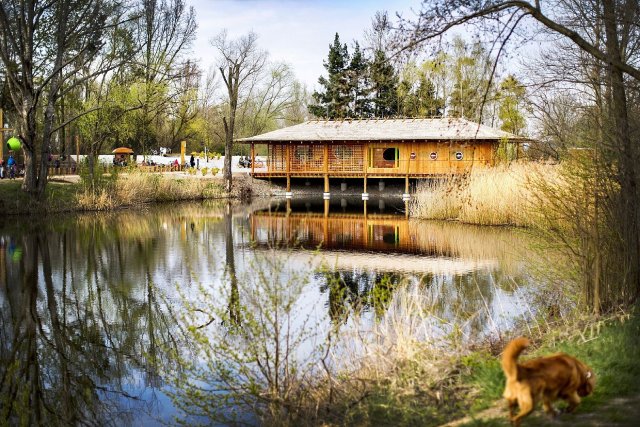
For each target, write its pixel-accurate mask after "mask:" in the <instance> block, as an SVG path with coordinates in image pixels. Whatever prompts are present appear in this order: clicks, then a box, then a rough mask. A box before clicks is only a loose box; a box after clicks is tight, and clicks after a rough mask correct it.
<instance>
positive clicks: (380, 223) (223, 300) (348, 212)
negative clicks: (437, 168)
mask: <svg viewBox="0 0 640 427" xmlns="http://www.w3.org/2000/svg"><path fill="white" fill-rule="evenodd" d="M2 221H3V222H2V224H0V309H1V311H0V357H1V361H0V362H1V363H0V379H1V381H2V382H1V383H0V387H1V395H0V399H1V402H2V403H1V405H0V409H1V412H2V417H3V420H7V421H8V422H9V424H17V423H19V422H20V420H22V421H26V422H27V423H28V424H41V423H42V424H51V425H74V424H99V425H103V424H107V425H109V424H113V425H127V424H129V425H140V424H145V425H156V424H157V425H161V424H162V423H170V424H171V423H173V422H174V419H173V417H174V416H184V414H183V413H182V412H180V411H179V408H177V407H176V406H175V405H174V404H173V402H172V400H171V399H170V398H169V395H171V394H174V395H175V394H176V387H175V386H176V384H180V381H178V380H179V378H178V374H177V372H186V371H189V369H187V368H185V366H187V365H188V366H190V367H191V368H190V369H192V370H193V369H196V370H199V372H200V373H202V372H204V371H206V370H207V367H208V366H210V365H209V364H208V362H207V361H206V360H203V359H202V357H203V353H202V347H200V351H199V350H198V349H197V348H196V347H197V344H202V343H203V342H208V341H207V340H208V339H209V338H206V337H205V336H204V335H197V334H203V333H204V334H208V333H210V334H211V335H210V336H211V337H215V341H213V339H214V338H211V340H212V341H211V342H215V343H217V344H216V345H219V344H220V343H222V342H224V343H226V344H225V345H227V346H228V345H231V346H233V345H234V344H233V343H238V345H246V343H245V344H241V341H242V340H241V339H239V338H235V341H234V340H233V339H232V340H229V338H228V337H229V334H230V333H229V330H230V328H231V324H236V323H244V324H245V325H251V324H252V323H251V322H253V323H255V324H264V323H268V322H271V323H269V324H273V325H276V326H274V328H275V329H274V330H277V331H280V329H279V327H278V324H277V322H279V321H280V320H278V319H281V320H282V319H284V318H285V317H286V328H288V329H287V331H288V333H290V334H291V336H294V337H295V339H296V340H297V341H296V347H295V349H293V350H292V351H294V352H295V354H296V357H300V359H304V358H309V357H311V355H313V354H315V353H316V352H318V351H319V349H320V350H323V351H324V347H323V346H322V343H321V337H322V336H324V335H326V334H327V333H329V332H328V331H332V333H334V334H336V335H337V336H340V334H341V333H342V332H341V331H346V330H348V329H349V328H353V327H354V325H355V326H357V328H358V329H359V330H360V331H362V330H365V331H366V330H367V328H369V327H372V325H375V324H379V323H380V322H381V320H380V319H383V318H384V316H385V315H386V314H387V313H389V312H391V311H399V310H401V304H399V303H398V302H397V299H398V298H399V297H398V296H397V295H399V290H400V289H411V290H412V291H411V292H413V293H412V294H408V295H410V296H409V299H411V300H412V301H413V303H414V304H415V303H416V302H417V303H418V304H423V305H424V306H428V310H429V315H428V316H426V317H425V322H426V323H424V325H423V329H421V330H422V331H423V332H424V336H420V337H419V338H420V339H424V340H433V341H434V342H435V343H438V342H439V341H438V340H439V339H441V338H442V337H444V336H446V335H448V334H450V333H451V332H452V330H453V329H455V330H456V331H458V333H459V334H461V335H462V337H463V339H464V340H467V341H470V342H471V341H473V340H477V339H481V338H482V337H485V336H488V335H490V334H494V333H498V331H501V330H504V329H506V328H508V327H509V326H510V325H511V324H512V323H513V322H514V321H516V320H517V319H518V318H519V317H520V316H522V315H526V314H527V313H528V312H530V311H531V310H532V308H531V307H530V306H529V305H528V304H526V303H525V302H524V301H525V295H526V293H527V292H529V291H530V290H531V289H535V287H536V286H537V285H538V284H537V281H536V280H535V279H534V278H533V275H532V274H531V271H530V270H531V269H530V267H529V265H528V264H527V262H525V261H524V260H525V259H526V255H527V251H526V247H527V236H526V235H525V234H524V233H523V232H521V231H517V230H512V229H506V228H482V227H474V226H468V225H462V224H457V223H445V222H429V221H418V220H414V219H411V218H407V217H406V215H405V213H404V205H403V202H402V201H399V200H389V199H387V200H385V199H379V200H376V199H373V200H369V201H368V202H363V201H361V200H353V199H332V200H331V201H323V200H317V199H316V200H311V199H310V200H305V199H294V200H291V201H285V200H260V201H257V202H254V203H253V204H251V205H240V204H237V205H236V204H233V205H232V204H230V203H210V202H205V203H183V204H175V205H167V206H158V207H152V208H149V209H146V210H142V211H121V212H117V213H109V214H82V215H80V214H79V215H63V216H55V217H50V218H47V219H41V218H8V217H5V218H4V219H3V220H2ZM274 295H276V297H274ZM405 295H407V294H405ZM411 295H415V296H416V297H415V298H414V297H411ZM261 298H262V299H261ZM283 306H284V307H285V308H284V309H283V310H284V311H282V313H284V314H286V316H284V317H280V318H279V317H278V316H279V314H278V313H280V310H281V307H283ZM271 308H273V310H272V309H271ZM423 308H424V307H423ZM273 313H275V314H276V316H275V317H273V316H271V315H272V314H273ZM239 319H241V320H239ZM274 319H275V320H274ZM260 322H263V323H260ZM246 329H248V328H245V330H246ZM205 331H207V332H205ZM345 333H346V332H345ZM194 334H195V335H194ZM246 338H247V337H245V339H246ZM254 338H255V337H254ZM257 339H258V340H259V338H257ZM442 342H443V343H444V340H443V341H442ZM229 343H231V344H229ZM443 345H444V344H443ZM356 347H357V346H356ZM337 348H338V347H336V351H337V352H340V351H345V350H344V348H346V347H345V346H343V347H341V348H342V350H338V349H337ZM352 350H353V349H352ZM225 351H227V352H228V353H229V354H232V353H233V352H234V349H233V348H231V347H228V348H226V350H225ZM355 351H357V350H355ZM337 360H339V358H338V359H337ZM333 363H334V365H335V364H336V363H338V362H335V361H334V362H333ZM194 367H195V368H194ZM228 370H229V371H230V372H232V373H234V375H236V376H237V377H238V378H239V379H238V381H241V380H242V378H244V377H245V376H247V375H248V373H246V372H244V367H243V366H242V363H238V364H237V365H236V366H234V367H229V368H228ZM189 372H192V371H189ZM236 373H237V374H236ZM194 381H195V382H196V383H199V384H203V385H205V387H203V388H205V389H207V387H210V388H208V390H210V391H211V393H213V394H215V393H225V388H224V387H216V386H214V385H215V384H218V383H217V381H218V379H212V377H207V375H206V374H203V375H202V376H198V377H196V378H195V379H194ZM212 382H213V383H214V384H212ZM227 386H228V384H227ZM178 394H179V393H178ZM182 397H184V395H182ZM233 406H234V405H231V406H230V407H233ZM228 408H229V406H227V409H226V410H228ZM183 409H184V407H183ZM236 416H238V415H237V414H236ZM239 417H240V418H242V417H245V418H244V420H245V421H247V422H249V423H252V422H254V421H255V420H254V419H253V418H252V416H251V415H249V414H247V415H246V416H245V415H243V414H240V415H239ZM187 419H189V418H188V417H187Z"/></svg>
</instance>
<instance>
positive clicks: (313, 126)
mask: <svg viewBox="0 0 640 427" xmlns="http://www.w3.org/2000/svg"><path fill="white" fill-rule="evenodd" d="M523 141H524V138H521V137H518V136H516V135H513V134H510V133H508V132H504V131H501V130H497V129H493V128H490V127H488V126H484V125H480V124H477V123H473V122H470V121H468V120H465V119H456V118H441V119H375V120H374V119H372V120H342V121H331V120H312V121H308V122H305V123H301V124H299V125H295V126H290V127H286V128H283V129H279V130H275V131H273V132H268V133H265V134H262V135H256V136H253V137H250V138H243V139H240V140H238V142H241V143H246V144H250V145H251V156H252V158H255V145H256V144H266V145H267V162H266V167H265V168H261V169H257V168H255V167H252V170H251V174H252V175H253V176H254V177H256V178H286V179H287V188H288V190H289V189H290V181H291V178H313V177H319V178H322V177H323V178H324V179H325V192H328V191H329V190H328V188H329V179H330V178H363V179H364V182H365V193H366V180H367V178H404V179H405V180H406V183H407V193H408V182H409V178H427V177H434V176H444V175H451V174H461V173H465V172H468V171H469V170H470V169H471V168H486V167H491V166H493V165H495V163H496V154H497V151H498V147H499V146H500V145H501V144H504V145H505V146H508V145H512V146H513V145H514V144H517V143H518V142H523ZM516 146H517V145H516ZM511 151H512V152H517V149H515V150H514V149H511ZM252 164H255V162H252Z"/></svg>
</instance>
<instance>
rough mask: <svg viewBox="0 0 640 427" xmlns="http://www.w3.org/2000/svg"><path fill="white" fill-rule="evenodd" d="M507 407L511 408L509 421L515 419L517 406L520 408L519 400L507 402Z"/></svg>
mask: <svg viewBox="0 0 640 427" xmlns="http://www.w3.org/2000/svg"><path fill="white" fill-rule="evenodd" d="M507 406H508V407H509V419H511V418H513V416H514V415H515V412H516V406H518V401H517V400H507Z"/></svg>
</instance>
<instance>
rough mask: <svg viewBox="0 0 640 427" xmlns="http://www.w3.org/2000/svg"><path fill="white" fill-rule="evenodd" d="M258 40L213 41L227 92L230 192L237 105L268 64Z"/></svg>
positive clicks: (226, 175) (226, 168)
mask: <svg viewBox="0 0 640 427" xmlns="http://www.w3.org/2000/svg"><path fill="white" fill-rule="evenodd" d="M257 40H258V36H257V35H256V34H255V33H253V32H250V33H249V34H247V35H245V36H242V37H240V38H239V39H236V40H229V39H228V37H227V32H226V31H223V32H221V33H220V34H218V35H217V36H216V37H215V38H214V39H213V40H211V44H212V45H213V47H215V48H216V49H218V51H219V53H220V58H219V65H218V69H219V70H220V74H221V75H222V80H223V81H224V84H225V87H226V89H227V96H228V103H229V104H228V110H227V114H226V115H225V116H224V117H223V119H222V120H223V123H224V132H225V144H224V171H223V178H224V181H225V189H226V191H227V192H230V191H231V185H232V176H231V156H232V154H233V138H234V130H235V123H236V112H237V110H238V102H239V101H240V100H241V99H242V98H243V97H244V96H246V95H247V94H248V92H250V90H251V89H252V87H253V86H254V84H255V79H256V78H257V77H258V76H259V74H260V72H261V71H262V69H263V67H264V66H265V63H266V62H267V54H266V52H264V51H262V50H260V49H258V45H257Z"/></svg>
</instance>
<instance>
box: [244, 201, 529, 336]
mask: <svg viewBox="0 0 640 427" xmlns="http://www.w3.org/2000/svg"><path fill="white" fill-rule="evenodd" d="M249 222H250V232H251V240H252V242H253V243H252V244H253V245H254V247H255V248H257V249H258V250H274V249H275V251H276V253H280V254H281V255H282V256H286V257H287V260H288V261H289V262H290V263H292V264H299V265H304V264H305V263H309V259H313V258H315V259H316V273H315V275H316V277H317V278H319V279H320V282H321V291H322V292H323V293H327V297H328V300H327V306H328V309H329V314H330V317H331V318H332V319H334V320H336V319H346V317H347V315H348V313H349V312H354V311H363V310H364V311H373V312H375V313H376V314H380V313H382V312H384V310H385V307H386V304H387V303H388V302H389V301H390V300H391V297H392V293H393V291H394V289H396V288H397V287H398V286H399V285H400V284H402V283H418V284H420V286H423V288H424V289H425V291H430V292H432V293H433V295H434V298H435V299H436V300H438V301H439V303H438V305H439V307H440V310H441V311H442V312H447V311H450V310H451V308H452V307H460V308H461V309H463V310H464V311H465V312H468V313H472V312H476V311H478V310H481V309H482V308H483V305H484V304H485V303H490V302H491V301H492V299H493V295H494V294H495V286H496V283H498V284H502V285H504V286H511V285H513V283H520V282H522V281H524V280H526V279H524V278H523V277H521V276H520V275H519V274H520V273H519V272H518V270H519V267H518V266H519V256H518V254H517V253H516V252H515V251H514V250H513V248H514V247H516V246H519V245H518V244H517V242H518V241H519V239H520V238H521V237H522V236H521V235H520V234H519V233H517V232H514V231H513V230H505V229H497V228H487V227H475V226H469V225H464V224H457V223H451V222H437V221H419V220H414V219H410V218H408V217H407V216H406V214H405V205H404V203H403V202H402V201H400V200H394V199H391V200H389V199H387V200H384V199H380V200H375V199H374V200H369V201H368V202H367V201H362V200H358V199H354V200H351V199H345V198H342V199H335V200H324V201H323V200H305V199H300V200H296V199H294V200H282V201H279V202H275V203H273V204H272V205H270V206H269V207H268V208H265V209H261V210H258V211H254V212H253V213H251V215H250V216H249ZM316 249H319V251H317V250H316ZM514 273H515V274H514ZM500 277H505V278H506V277H508V278H509V281H510V282H509V283H510V284H508V283H507V282H508V281H507V280H504V281H501V280H500V279H499V278H500ZM496 278H498V279H496ZM512 279H513V280H515V282H513V281H511V280H512ZM503 282H504V283H503ZM483 317H484V316H478V317H477V327H478V328H479V329H481V328H482V327H483V326H486V322H485V320H486V319H484V318H483Z"/></svg>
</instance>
